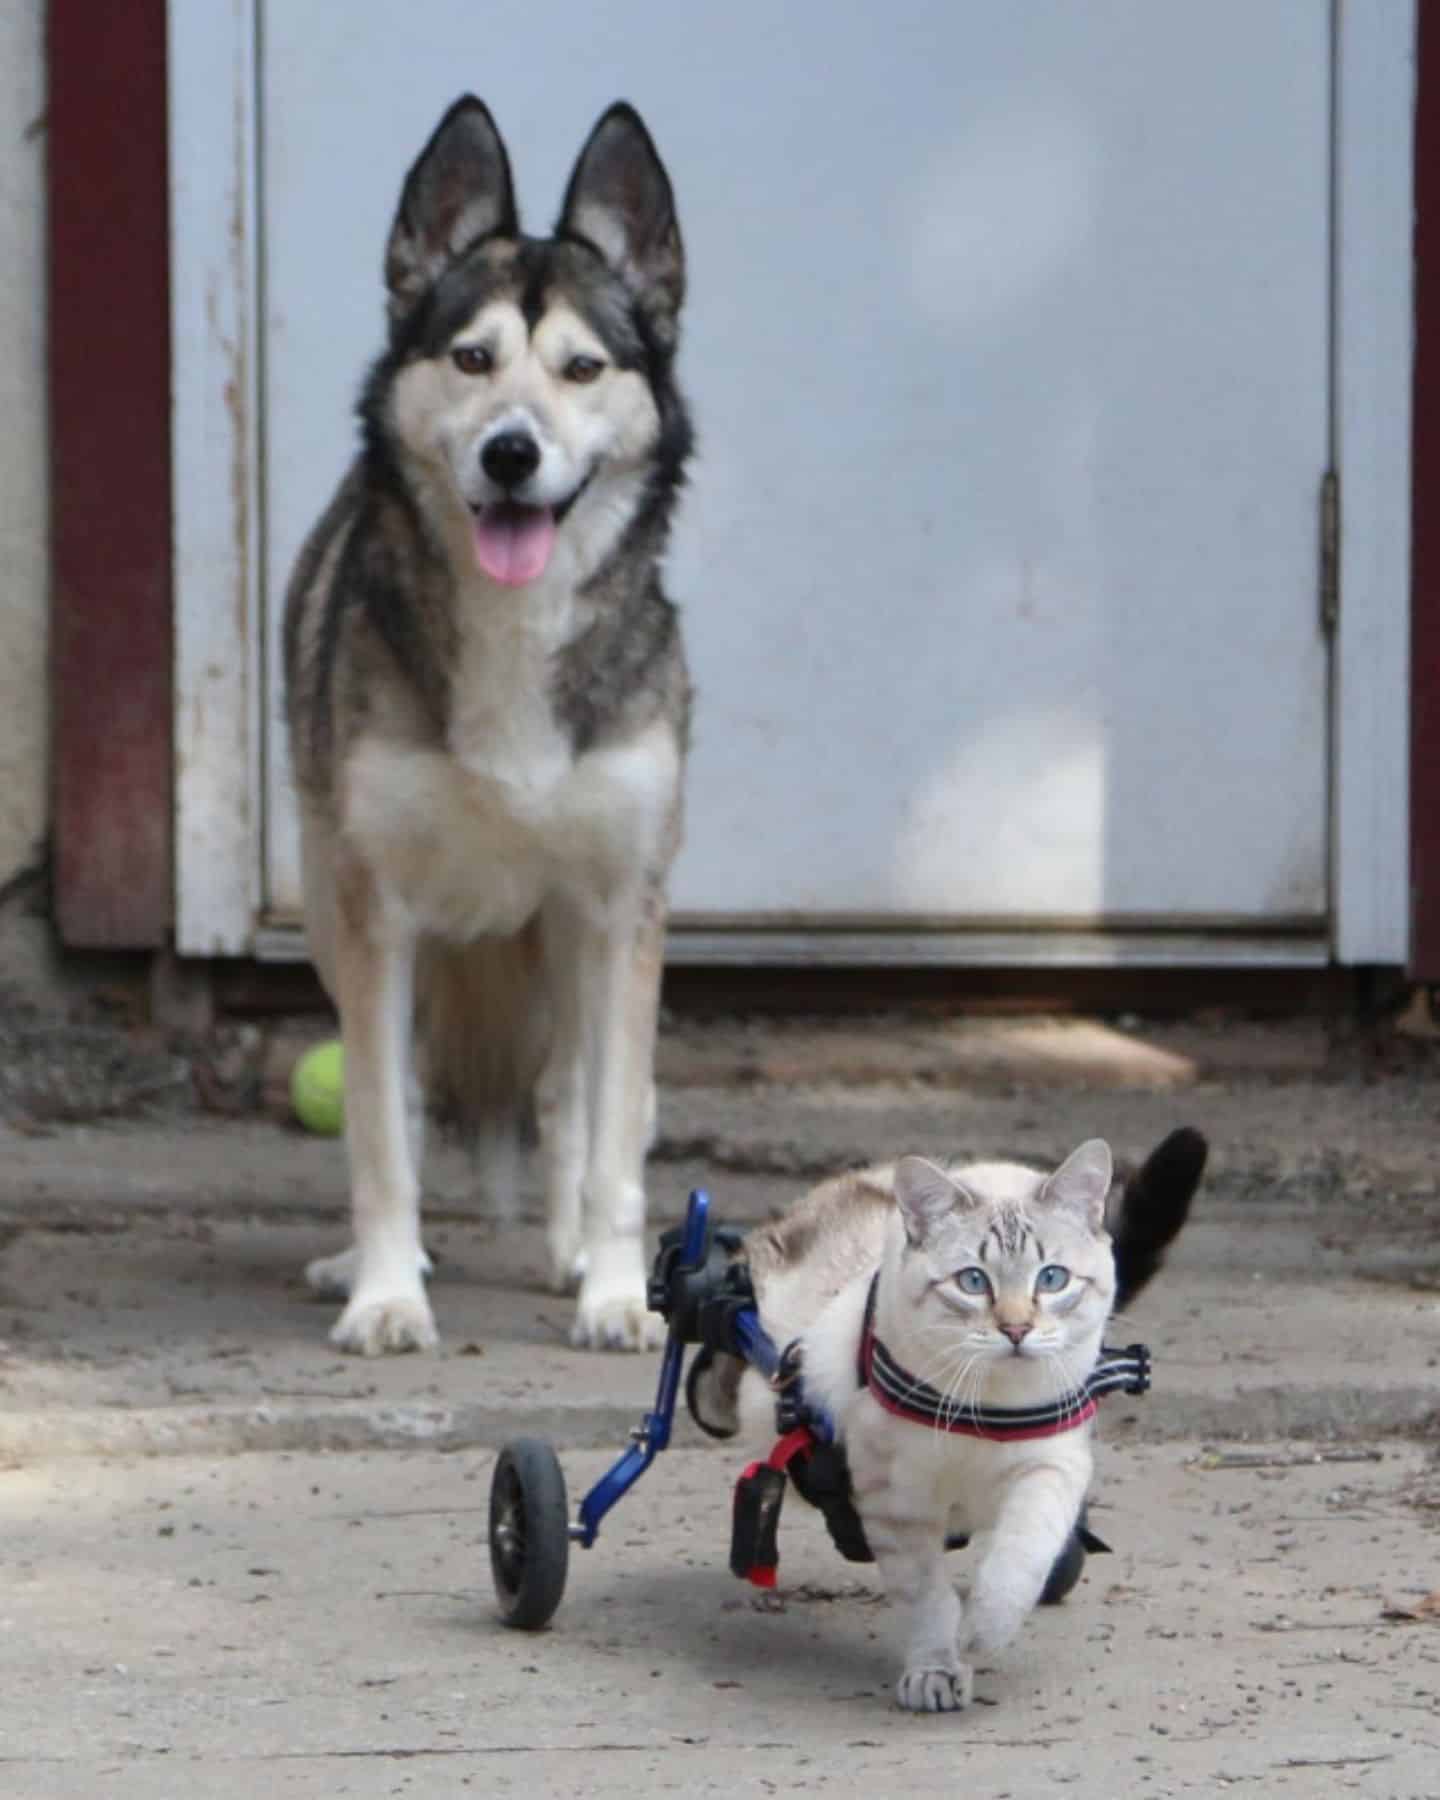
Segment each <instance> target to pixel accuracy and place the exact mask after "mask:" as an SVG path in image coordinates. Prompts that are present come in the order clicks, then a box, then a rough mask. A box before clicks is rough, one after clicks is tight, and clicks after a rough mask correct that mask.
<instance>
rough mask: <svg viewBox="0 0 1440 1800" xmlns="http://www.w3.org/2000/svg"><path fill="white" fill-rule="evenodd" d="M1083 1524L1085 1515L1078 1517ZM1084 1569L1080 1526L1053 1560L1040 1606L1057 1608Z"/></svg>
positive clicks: (1083, 1549)
mask: <svg viewBox="0 0 1440 1800" xmlns="http://www.w3.org/2000/svg"><path fill="white" fill-rule="evenodd" d="M1080 1517H1081V1521H1082V1523H1083V1521H1084V1517H1085V1515H1084V1514H1083V1513H1082V1514H1081V1515H1080ZM1084 1567H1085V1546H1084V1544H1083V1543H1081V1541H1080V1526H1079V1525H1077V1526H1076V1527H1075V1529H1074V1531H1072V1532H1071V1533H1070V1536H1069V1537H1068V1538H1067V1539H1066V1541H1065V1548H1064V1549H1063V1550H1062V1551H1061V1552H1060V1554H1059V1555H1058V1556H1057V1557H1056V1558H1055V1561H1054V1563H1053V1564H1052V1565H1051V1568H1050V1573H1049V1575H1048V1577H1047V1578H1046V1581H1045V1587H1044V1590H1043V1591H1042V1593H1041V1595H1040V1604H1041V1605H1042V1606H1058V1605H1059V1604H1060V1602H1061V1601H1062V1600H1063V1599H1064V1598H1065V1596H1066V1595H1067V1594H1068V1593H1069V1592H1070V1590H1071V1588H1073V1587H1074V1585H1075V1583H1076V1582H1077V1581H1078V1580H1079V1579H1080V1572H1081V1570H1082V1569H1083V1568H1084Z"/></svg>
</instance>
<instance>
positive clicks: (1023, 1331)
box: [1000, 1325, 1030, 1350]
mask: <svg viewBox="0 0 1440 1800" xmlns="http://www.w3.org/2000/svg"><path fill="white" fill-rule="evenodd" d="M1000 1329H1001V1330H1002V1331H1003V1332H1004V1333H1005V1335H1006V1337H1008V1338H1009V1340H1010V1342H1011V1343H1012V1344H1013V1345H1014V1346H1015V1348H1016V1349H1017V1350H1018V1349H1019V1348H1020V1346H1021V1344H1022V1343H1023V1342H1024V1340H1025V1339H1026V1338H1027V1337H1029V1335H1030V1327H1029V1326H1028V1325H1002V1326H1001V1327H1000Z"/></svg>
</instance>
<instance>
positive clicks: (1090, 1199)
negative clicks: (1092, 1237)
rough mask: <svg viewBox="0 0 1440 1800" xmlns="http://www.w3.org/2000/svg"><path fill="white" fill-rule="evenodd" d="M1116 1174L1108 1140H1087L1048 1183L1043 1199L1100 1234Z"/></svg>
mask: <svg viewBox="0 0 1440 1800" xmlns="http://www.w3.org/2000/svg"><path fill="white" fill-rule="evenodd" d="M1114 1172H1115V1169H1114V1162H1113V1160H1112V1158H1111V1155H1110V1146H1109V1145H1108V1144H1107V1143H1106V1142H1105V1140H1104V1138H1087V1139H1086V1141H1085V1142H1084V1143H1083V1144H1081V1146H1080V1148H1079V1149H1078V1150H1072V1151H1071V1152H1070V1154H1069V1155H1068V1156H1067V1157H1066V1158H1065V1160H1064V1162H1063V1163H1061V1165H1060V1167H1059V1168H1058V1169H1057V1170H1056V1171H1055V1173H1054V1174H1053V1175H1052V1176H1050V1178H1049V1179H1048V1180H1047V1181H1046V1183H1045V1185H1044V1186H1043V1187H1042V1188H1041V1190H1040V1199H1041V1201H1042V1202H1043V1203H1044V1204H1045V1205H1047V1206H1055V1207H1059V1208H1060V1209H1061V1210H1063V1211H1065V1212H1069V1213H1074V1214H1075V1216H1076V1217H1077V1218H1079V1219H1083V1220H1084V1222H1085V1224H1086V1225H1088V1226H1089V1228H1090V1230H1091V1231H1100V1230H1101V1229H1102V1228H1103V1227H1104V1224H1105V1200H1106V1197H1107V1195H1108V1194H1109V1192H1110V1182H1111V1179H1112V1177H1113V1175H1114Z"/></svg>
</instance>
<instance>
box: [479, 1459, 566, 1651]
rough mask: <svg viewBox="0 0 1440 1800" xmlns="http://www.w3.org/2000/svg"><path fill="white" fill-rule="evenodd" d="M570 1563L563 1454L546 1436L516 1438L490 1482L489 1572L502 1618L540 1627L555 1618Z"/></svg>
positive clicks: (523, 1627)
mask: <svg viewBox="0 0 1440 1800" xmlns="http://www.w3.org/2000/svg"><path fill="white" fill-rule="evenodd" d="M569 1566H570V1514H569V1511H568V1509H567V1507H566V1504H565V1477H564V1475H563V1473H562V1472H561V1469H560V1459H559V1458H558V1457H557V1456H556V1454H555V1452H554V1451H553V1450H552V1449H551V1448H550V1446H549V1444H547V1443H546V1441H545V1440H544V1438H514V1439H512V1440H511V1442H510V1443H508V1444H507V1445H506V1446H505V1448H504V1449H503V1450H502V1451H501V1452H500V1456H499V1459H498V1460H497V1462H496V1464H495V1473H494V1475H493V1476H492V1478H491V1481H490V1573H491V1574H492V1575H493V1577H494V1579H495V1597H496V1599H497V1600H498V1601H499V1602H500V1617H501V1618H502V1619H503V1620H504V1621H505V1623H506V1624H507V1625H510V1626H513V1627H514V1629H515V1630H516V1631H541V1630H543V1629H544V1627H545V1626H546V1625H548V1624H549V1623H550V1620H551V1619H552V1618H553V1617H554V1614H555V1608H556V1607H557V1606H558V1605H559V1604H560V1599H561V1596H562V1595H563V1594H564V1592H565V1575H566V1571H567V1570H568V1568H569Z"/></svg>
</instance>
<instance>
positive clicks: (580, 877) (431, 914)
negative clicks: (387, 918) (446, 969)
mask: <svg viewBox="0 0 1440 1800" xmlns="http://www.w3.org/2000/svg"><path fill="white" fill-rule="evenodd" d="M535 636H536V634H525V635H523V636H522V635H521V634H519V633H516V634H514V635H513V637H511V638H509V639H507V638H505V637H504V636H503V635H500V636H498V637H497V638H492V639H491V641H490V642H488V643H487V644H484V645H477V646H474V647H472V648H470V650H469V652H468V654H467V658H466V662H465V663H464V664H463V665H462V670H461V679H460V680H459V681H457V683H456V687H455V693H454V703H453V710H452V718H451V728H450V732H449V741H448V746H447V748H446V749H444V750H421V749H415V748H413V747H408V746H399V745H395V744H393V743H386V742H384V741H383V740H380V739H371V740H369V741H363V742H361V743H360V744H359V745H357V746H356V749H355V751H354V752H353V753H352V756H351V758H350V762H349V767H348V770H347V784H346V785H347V806H346V828H347V830H348V831H349V832H350V833H351V834H352V835H353V836H354V838H355V839H356V840H357V841H358V842H359V843H361V844H363V846H364V848H365V851H366V853H367V857H368V859H369V860H370V861H371V863H372V866H373V867H374V868H375V869H376V871H377V873H378V874H379V875H380V877H381V880H382V882H383V883H384V886H385V887H386V889H387V890H388V891H389V892H390V894H391V895H392V896H393V897H394V898H396V899H398V900H399V901H400V902H401V903H402V904H403V905H404V907H405V909H406V910H407V912H408V913H409V914H410V915H411V917H412V918H413V920H414V922H415V923H416V925H418V926H419V928H420V929H421V930H424V931H429V932H433V933H435V934H437V935H438V936H441V937H444V938H447V939H451V940H458V941H468V940H470V939H472V938H475V937H481V936H490V935H509V934H511V933H513V932H516V931H518V930H520V928H521V927H522V926H523V925H524V924H525V922H526V921H527V920H528V919H529V918H531V917H532V915H533V914H534V913H535V912H536V910H537V909H538V908H539V907H540V906H541V905H542V903H543V902H544V901H545V899H546V898H547V896H549V895H551V894H554V893H556V892H563V893H565V894H567V895H568V896H569V897H570V898H572V899H574V900H575V901H577V902H579V903H580V904H581V905H584V906H587V907H588V906H595V905H599V906H602V907H603V905H604V904H605V899H606V896H607V895H608V894H609V893H611V892H613V891H614V890H615V888H616V887H617V886H620V885H622V884H623V883H624V882H625V880H626V878H627V875H634V876H635V877H638V876H639V875H640V874H641V873H642V872H644V871H645V870H647V869H648V868H651V867H653V865H654V859H655V857H656V855H657V853H658V846H659V844H660V843H661V841H662V837H663V834H664V832H665V830H666V827H667V824H668V821H669V817H670V814H671V810H672V808H673V806H674V805H675V801H676V795H677V792H678V786H679V779H680V756H679V749H678V745H677V744H676V740H675V737H674V733H673V731H672V730H671V728H670V727H669V726H668V725H666V724H665V723H664V722H663V721H660V720H657V721H656V722H655V723H654V724H653V725H651V726H649V727H647V728H646V729H645V730H644V731H643V732H641V733H639V734H638V735H637V736H636V737H634V738H633V739H630V740H628V741H624V742H621V743H619V744H616V745H612V746H607V747H606V748H604V749H601V750H596V751H592V752H590V753H589V754H587V755H586V756H584V757H581V758H579V759H578V760H577V759H576V758H575V756H574V754H573V751H572V749H571V744H570V740H569V737H568V734H567V733H566V731H565V729H564V727H563V725H562V723H561V722H560V721H559V720H558V719H557V718H556V716H555V711H554V707H553V705H552V702H551V699H550V694H549V685H548V676H549V667H550V658H549V655H548V654H547V653H546V646H545V645H544V643H543V641H542V642H540V643H537V642H536V641H535ZM485 652H488V654H485Z"/></svg>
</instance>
